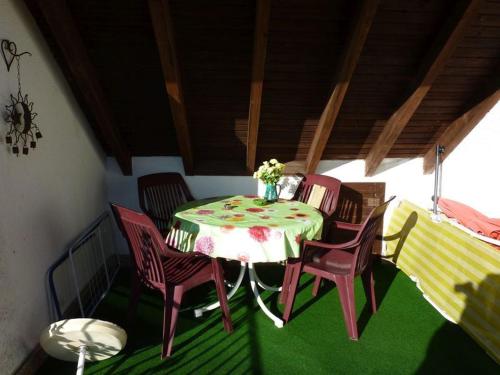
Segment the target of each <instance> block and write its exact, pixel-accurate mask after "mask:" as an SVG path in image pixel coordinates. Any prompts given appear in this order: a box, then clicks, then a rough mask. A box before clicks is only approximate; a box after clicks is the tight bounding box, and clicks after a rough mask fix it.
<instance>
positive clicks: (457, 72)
mask: <svg viewBox="0 0 500 375" xmlns="http://www.w3.org/2000/svg"><path fill="white" fill-rule="evenodd" d="M25 1H26V3H27V4H28V5H29V8H30V10H31V11H32V13H33V15H34V18H35V20H36V21H37V23H38V24H39V25H40V27H41V29H42V32H43V33H44V35H45V37H46V38H47V40H48V42H49V45H50V46H51V48H52V49H53V51H54V54H55V56H56V58H57V60H58V62H59V64H60V65H61V66H62V68H63V71H64V72H65V74H66V77H67V78H68V80H69V81H70V82H73V83H74V81H75V80H79V79H81V77H80V78H79V77H75V76H74V74H72V70H71V69H68V66H71V65H72V64H78V61H71V56H66V58H63V59H61V58H60V56H61V51H60V49H61V47H60V45H61V42H60V41H61V39H63V38H62V37H61V35H60V34H58V33H56V32H55V31H54V30H52V31H51V30H50V28H46V27H45V28H44V27H43V26H44V19H43V17H42V16H41V14H43V12H39V11H36V10H37V9H44V7H45V5H44V4H45V3H47V2H44V1H43V0H25ZM474 2H475V0H463V1H462V0H461V1H454V0H425V1H424V0H416V1H399V0H380V1H371V0H364V1H358V2H354V1H349V0H336V1H331V0H293V1H285V0H217V1H215V0H214V1H204V0H189V1H185V0H151V1H150V4H153V5H155V6H156V8H155V6H151V11H152V12H153V14H151V12H150V9H149V6H148V1H144V0H129V1H118V0H107V1H98V0H87V1H79V0H51V1H50V2H48V3H50V4H52V5H54V4H57V3H59V4H67V6H68V7H67V9H69V11H70V13H71V15H72V18H73V20H74V24H75V25H76V28H77V31H78V32H79V34H80V35H79V38H80V39H81V41H82V42H83V48H84V49H85V51H84V52H85V53H86V54H87V55H88V58H89V60H90V62H91V64H92V65H93V68H92V69H94V71H95V78H94V80H95V81H96V82H99V84H100V86H101V87H102V91H103V93H104V94H103V95H104V97H105V102H106V103H108V104H107V110H108V111H109V113H110V118H111V117H112V118H113V119H115V121H114V125H113V126H114V130H113V131H114V132H116V133H117V134H118V136H119V137H120V138H121V139H122V142H123V143H124V144H123V150H126V152H129V153H130V154H131V155H132V156H157V155H181V156H182V157H183V161H184V163H185V167H186V172H188V173H195V174H224V175H227V174H248V173H249V172H250V171H251V169H252V166H253V165H255V164H257V165H258V164H260V163H261V162H262V161H263V160H267V159H270V158H277V159H279V160H280V161H284V162H291V164H293V165H294V166H295V167H296V168H297V166H298V169H299V170H300V169H303V170H305V168H306V160H309V162H308V163H307V165H308V166H309V167H310V168H309V169H310V170H314V168H315V165H316V164H317V161H318V160H319V159H366V158H367V157H368V155H369V154H370V152H372V153H373V154H377V155H381V154H380V153H378V151H377V150H379V149H383V148H384V147H381V146H384V145H385V146H386V147H385V149H386V150H384V152H383V156H382V157H384V156H385V157H396V158H403V157H410V158H412V157H419V156H424V155H426V154H429V152H430V151H429V150H431V149H432V147H434V144H435V143H436V142H437V141H438V140H439V139H443V138H440V137H441V136H442V135H443V134H449V133H450V131H448V132H447V128H448V127H449V126H454V127H456V126H457V125H456V124H457V121H458V120H459V119H460V122H459V123H462V122H464V121H468V120H467V119H468V118H469V117H471V116H463V115H464V114H466V113H467V111H469V110H471V108H473V107H474V106H475V105H477V104H478V103H480V102H481V101H482V100H484V99H485V98H487V97H489V95H491V93H494V92H495V90H496V89H498V80H497V79H492V78H495V77H497V74H498V72H499V68H500V0H479V1H477V3H478V5H477V7H474V6H473V7H470V11H471V12H472V14H471V15H470V16H469V15H467V19H466V21H467V22H464V25H463V27H464V30H463V32H461V33H460V35H458V36H457V37H456V40H453V41H452V42H453V50H452V51H451V53H450V54H449V56H448V55H446V56H445V58H442V61H439V63H440V64H441V66H440V69H439V72H438V73H437V75H436V76H435V77H433V79H432V82H431V85H430V88H427V89H426V93H425V95H424V97H423V99H422V100H421V101H420V102H419V103H418V104H417V105H415V107H414V108H412V113H411V114H410V115H409V119H405V122H406V126H404V125H402V126H401V124H399V125H400V128H401V129H400V130H398V131H399V135H398V136H397V137H394V139H392V140H391V139H389V138H385V135H384V134H385V133H383V129H384V127H386V131H385V132H388V130H387V127H392V126H393V125H392V123H391V121H394V120H391V118H392V119H394V114H395V113H397V112H396V111H397V110H398V108H400V106H401V101H402V100H403V99H404V97H405V95H408V90H409V89H410V88H411V87H412V85H415V81H416V80H418V77H419V74H420V75H421V74H422V69H423V66H426V65H427V66H430V65H432V63H433V61H426V59H429V56H433V54H432V48H434V47H433V46H435V45H436V44H437V43H436V39H437V36H438V35H442V34H443V29H446V25H447V24H449V23H450V22H452V21H453V20H450V17H452V16H453V17H456V13H457V12H459V11H460V9H469V4H470V3H474ZM257 4H259V6H257ZM162 6H163V7H164V8H162ZM372 6H373V7H374V8H373V9H371V10H370V7H372ZM155 9H167V10H168V12H169V14H170V17H159V16H158V14H157V13H155ZM363 9H365V10H366V11H365V12H363ZM363 14H364V15H363ZM373 14H374V17H373ZM360 15H363V16H362V17H363V19H360ZM369 17H372V19H371V25H370V24H369V23H368V21H369V20H368V18H369ZM168 19H170V21H167V20H168ZM458 19H459V18H458ZM153 21H154V22H155V29H156V37H155V32H154V28H153ZM165 23H169V24H168V25H166V24H165ZM367 24H368V28H365V29H363V30H365V31H366V32H367V35H365V36H363V35H361V37H360V36H358V37H356V36H355V34H356V30H359V29H357V25H358V26H360V25H361V26H362V25H367ZM162 25H163V26H164V28H161V26H162ZM361 26H360V27H361ZM158 30H160V31H162V30H163V31H165V30H167V31H168V30H169V33H167V34H162V33H161V32H160V33H158ZM440 33H441V34H440ZM162 35H163V36H162ZM169 35H170V37H172V38H173V40H172V41H173V43H171V45H172V46H173V47H172V46H170V47H168V48H163V49H162V44H161V43H165V40H166V39H165V40H163V42H162V40H161V38H167V37H169ZM158 38H160V39H158ZM356 40H357V41H358V43H357V44H353V43H354V42H353V41H356ZM172 41H171V42H172ZM442 43H444V41H443V42H442ZM158 46H160V48H158ZM349 47H352V48H360V52H357V53H356V52H354V53H351V55H350V56H351V57H350V58H349V57H346V54H347V56H349ZM159 50H160V52H159ZM351 51H353V50H352V49H351ZM430 51H431V52H430ZM58 56H59V57H58ZM172 56H174V57H175V60H176V64H177V68H176V69H177V70H178V71H177V75H178V77H182V80H180V79H179V80H178V81H175V84H176V86H175V89H176V90H180V91H176V92H180V93H182V94H183V97H182V105H183V110H184V111H185V112H184V113H185V116H184V117H185V119H184V121H183V122H182V121H181V124H180V123H179V119H178V114H179V109H178V108H177V104H178V102H176V101H175V95H174V96H172V94H171V93H170V92H169V94H168V95H167V90H168V87H169V86H168V85H169V84H171V83H172V78H171V77H170V78H169V73H168V71H166V70H165V67H166V66H168V64H173V60H171V59H172ZM75 58H76V57H75ZM346 61H348V64H346ZM436 61H437V58H436ZM162 62H163V70H162ZM165 63H167V64H165ZM174 65H175V64H174ZM342 72H344V73H345V72H347V73H349V74H344V73H342ZM339 74H340V75H341V76H340V78H341V79H340V80H339V79H338V78H339ZM342 74H343V75H342ZM252 77H253V78H252ZM252 80H253V81H254V82H253V83H254V85H253V86H252V85H251V83H252ZM492 82H494V86H495V87H492ZM339 84H340V86H341V87H342V90H343V88H347V89H346V90H345V91H343V92H342V95H337V96H334V95H332V93H333V94H335V92H336V91H335V90H336V87H337V90H338V88H339V87H340V86H339ZM80 86H81V85H80ZM72 87H73V88H74V87H75V85H74V84H72ZM76 87H78V85H76ZM76 94H77V95H76V97H77V99H79V98H80V97H81V93H80V94H78V92H76ZM332 97H334V99H335V100H334V103H329V99H330V101H331V98H332ZM169 99H170V102H169ZM172 100H174V102H172ZM79 101H80V103H81V105H82V108H83V110H84V111H85V113H86V114H87V116H88V117H89V119H91V120H92V121H94V122H95V121H97V122H99V121H98V120H99V119H97V118H96V113H95V111H96V110H97V109H99V110H102V109H100V108H99V107H98V108H97V109H96V108H94V107H92V105H90V106H89V105H88V103H85V102H82V101H81V100H80V99H79ZM490 102H491V100H490ZM172 103H173V104H175V105H176V106H175V107H171V105H172ZM250 103H252V105H251V104H250ZM256 106H257V107H259V106H260V110H259V108H257V107H256ZM329 106H330V107H329ZM336 106H338V107H339V108H338V112H336V113H334V114H335V116H331V117H328V116H327V121H326V122H325V123H323V124H322V126H318V122H319V120H320V117H321V115H322V113H328V111H329V108H335V107H336ZM486 107H487V106H482V107H481V108H483V109H484V108H486ZM171 108H174V110H171ZM335 111H337V109H335ZM482 112H484V110H482V111H476V112H475V116H473V117H474V121H475V122H477V113H482ZM172 113H173V114H174V115H175V116H172ZM249 114H250V116H249ZM249 117H250V122H249ZM329 119H331V120H329ZM323 121H324V120H323ZM328 121H330V122H328ZM453 124H455V125H453ZM106 126H108V127H109V123H106ZM470 126H471V125H470V124H469V127H470ZM472 127H473V125H472ZM96 128H97V129H98V127H96ZM179 129H180V130H179ZM248 129H251V131H250V132H249V131H248ZM323 129H326V131H324V130H323ZM330 130H331V131H330ZM108 131H110V130H109V129H108ZM96 135H97V137H98V139H100V141H101V143H102V144H103V147H104V149H105V150H106V152H108V154H110V155H114V156H116V155H115V154H116V152H117V151H116V150H117V149H118V147H117V146H116V144H114V143H113V142H111V143H110V141H109V140H108V139H107V135H106V134H104V133H103V132H102V131H97V130H96ZM315 136H316V140H315V141H314V142H313V139H314V137H315ZM448 137H449V136H447V138H448ZM114 139H115V141H116V139H119V138H118V137H115V138H114ZM325 141H326V142H325ZM454 142H456V140H455V141H454ZM115 143H116V142H115ZM325 143H326V144H325ZM247 144H248V145H249V147H248V148H247ZM110 145H112V146H113V147H110ZM179 145H181V146H180V147H179ZM318 145H319V146H321V147H319V146H318ZM323 147H324V150H323V151H322V150H321V149H322V148H323ZM186 150H188V152H187V151H186ZM308 155H309V158H308ZM121 158H122V159H123V155H122V156H121ZM190 158H191V159H190ZM428 158H429V156H428ZM379 162H380V160H379V161H378V162H377V163H373V170H372V171H370V172H371V173H375V169H376V166H377V165H378V163H379ZM311 168H312V169H311Z"/></svg>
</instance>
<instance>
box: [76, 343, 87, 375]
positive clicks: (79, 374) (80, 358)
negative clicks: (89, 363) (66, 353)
mask: <svg viewBox="0 0 500 375" xmlns="http://www.w3.org/2000/svg"><path fill="white" fill-rule="evenodd" d="M85 354H87V347H86V346H85V345H82V346H80V352H79V355H78V365H77V366H76V375H83V369H84V368H85Z"/></svg>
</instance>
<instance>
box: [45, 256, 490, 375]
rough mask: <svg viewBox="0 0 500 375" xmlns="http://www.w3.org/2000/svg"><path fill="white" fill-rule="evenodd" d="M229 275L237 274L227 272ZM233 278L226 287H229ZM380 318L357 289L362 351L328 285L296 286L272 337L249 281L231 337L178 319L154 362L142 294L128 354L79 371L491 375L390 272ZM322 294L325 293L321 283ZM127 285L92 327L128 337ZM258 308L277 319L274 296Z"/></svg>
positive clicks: (64, 367) (153, 314) (201, 292)
mask: <svg viewBox="0 0 500 375" xmlns="http://www.w3.org/2000/svg"><path fill="white" fill-rule="evenodd" d="M231 268H234V267H231ZM236 271H237V270H236V269H230V270H229V272H228V274H230V275H229V277H228V278H229V279H235V277H236V276H235V272H236ZM257 271H259V275H261V277H262V279H263V280H264V281H265V282H267V283H269V284H271V285H273V283H274V285H277V284H278V283H279V281H280V280H281V278H282V275H283V267H279V266H274V265H273V266H268V265H263V266H260V267H257ZM375 280H376V294H377V302H378V305H379V311H378V312H377V314H375V315H373V316H372V315H371V314H370V312H369V309H368V306H366V307H365V304H366V299H365V296H364V293H363V288H362V284H361V282H360V279H359V278H357V280H356V291H355V293H356V303H357V312H358V327H359V330H360V339H359V341H357V342H355V341H351V340H349V339H348V337H347V333H346V329H345V326H344V321H343V318H342V310H341V307H340V303H339V298H338V293H337V291H336V290H335V287H334V284H329V283H327V284H326V285H323V287H322V289H321V291H320V293H319V294H318V296H317V297H316V298H313V297H312V296H311V289H312V281H313V279H312V278H310V277H309V276H307V275H303V276H302V278H301V283H300V289H299V293H298V295H297V299H296V302H295V305H294V312H293V315H292V319H291V320H290V322H289V324H287V325H285V327H284V328H282V329H279V328H276V327H275V326H274V324H273V323H272V322H271V320H269V319H268V318H267V317H266V316H265V315H264V313H263V312H262V311H260V309H259V308H258V307H257V306H256V302H255V300H254V298H253V294H252V292H251V290H250V287H249V285H248V282H247V280H245V281H244V283H243V284H242V285H243V286H244V287H242V288H240V290H239V291H238V293H237V294H236V295H235V296H234V297H233V298H232V299H231V301H230V302H229V305H230V309H231V315H232V318H233V325H234V332H233V334H231V335H228V334H226V333H225V331H224V330H223V326H222V320H221V314H220V312H219V311H218V310H215V311H213V312H211V313H207V314H205V315H204V316H203V317H202V318H195V317H194V316H193V312H192V311H191V310H188V311H184V312H182V313H181V314H180V316H179V321H178V325H177V331H176V336H175V340H174V348H173V355H172V357H171V358H169V359H166V360H164V361H161V360H160V350H161V330H162V300H161V298H160V296H159V295H156V294H154V293H145V294H144V295H143V297H142V299H141V303H140V305H139V309H138V313H137V319H136V321H135V328H134V329H133V330H128V334H129V339H128V343H127V346H126V347H125V349H124V350H123V351H122V352H121V353H120V354H118V355H117V356H115V357H113V358H110V359H108V360H106V361H102V362H95V363H90V362H88V363H87V364H86V368H85V374H89V375H90V374H127V375H132V374H163V373H175V374H249V373H253V374H298V373H313V374H333V373H334V374H471V373H476V374H498V371H499V366H498V365H497V364H496V363H495V362H494V361H493V360H492V359H491V358H490V357H489V356H488V355H487V354H486V353H485V352H484V351H483V350H482V349H481V348H480V347H479V346H478V345H477V344H476V343H475V342H474V341H473V340H472V339H471V338H470V337H469V336H468V335H467V334H466V333H465V332H464V331H463V330H462V329H461V328H460V327H458V326H456V325H454V324H452V323H449V322H447V321H446V320H445V319H444V318H443V317H442V316H441V315H439V313H438V312H437V311H436V310H434V308H433V307H432V306H431V305H430V304H429V303H428V302H427V301H425V300H424V298H423V297H422V295H421V293H420V291H418V290H417V288H416V286H415V284H414V283H413V282H412V281H411V280H410V279H409V278H408V277H407V276H406V275H405V274H403V273H402V272H399V271H398V270H397V269H396V268H395V267H394V266H393V265H391V264H388V263H379V264H377V265H376V267H375ZM324 284H325V283H324ZM207 286H208V287H204V286H202V287H200V288H198V289H195V290H193V291H191V292H189V294H188V295H187V296H186V299H185V300H184V301H183V308H186V307H195V306H201V305H204V304H206V303H207V302H210V301H213V300H215V299H216V294H215V291H214V289H213V288H210V287H209V284H207ZM128 294H129V289H128V276H127V270H123V271H122V272H121V274H120V277H119V278H118V279H117V281H116V282H115V285H114V287H113V289H112V290H111V292H110V293H109V294H108V296H107V297H106V298H105V300H104V301H103V302H102V304H101V305H100V307H99V309H98V310H97V312H96V314H95V317H96V318H99V319H104V320H109V321H112V322H115V323H117V324H120V325H121V326H122V327H124V328H125V327H126V325H125V321H124V317H125V316H126V312H127V303H128ZM263 298H264V300H265V301H266V303H267V305H268V306H270V308H271V310H272V311H274V312H275V313H278V314H279V315H281V312H282V309H283V306H282V305H279V304H278V303H277V294H276V293H270V292H266V293H264V294H263ZM75 369H76V364H75V363H65V362H61V361H57V360H55V359H49V360H47V361H46V362H45V363H44V365H43V367H42V368H41V370H40V372H39V373H40V374H74V373H75Z"/></svg>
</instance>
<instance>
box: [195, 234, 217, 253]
mask: <svg viewBox="0 0 500 375" xmlns="http://www.w3.org/2000/svg"><path fill="white" fill-rule="evenodd" d="M194 251H196V252H198V253H202V254H205V255H210V254H212V252H213V251H214V240H213V239H212V237H208V236H206V237H200V238H198V239H197V240H196V244H195V245H194Z"/></svg>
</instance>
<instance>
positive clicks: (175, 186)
mask: <svg viewBox="0 0 500 375" xmlns="http://www.w3.org/2000/svg"><path fill="white" fill-rule="evenodd" d="M137 185H138V188H139V205H140V207H141V209H142V211H143V212H144V213H146V214H147V215H148V216H149V217H150V218H151V220H153V222H154V223H155V225H156V227H157V228H158V230H159V231H160V233H161V234H162V235H164V236H165V235H166V234H167V233H168V230H169V221H170V218H171V216H172V214H173V212H174V211H175V209H176V208H177V207H179V206H180V205H181V204H184V203H186V202H188V201H192V200H194V198H193V196H192V195H191V192H190V191H189V188H188V186H187V185H186V182H185V181H184V179H183V178H182V176H181V175H180V174H179V173H175V172H171V173H170V172H169V173H155V174H149V175H145V176H142V177H139V178H138V179H137Z"/></svg>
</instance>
